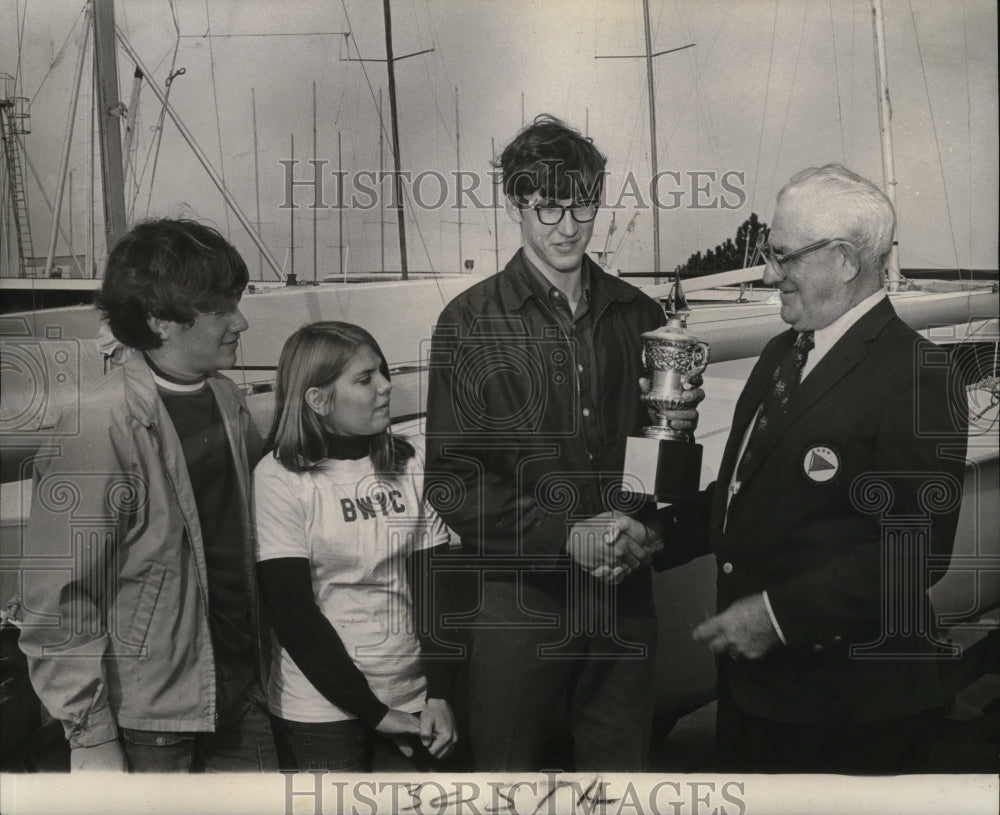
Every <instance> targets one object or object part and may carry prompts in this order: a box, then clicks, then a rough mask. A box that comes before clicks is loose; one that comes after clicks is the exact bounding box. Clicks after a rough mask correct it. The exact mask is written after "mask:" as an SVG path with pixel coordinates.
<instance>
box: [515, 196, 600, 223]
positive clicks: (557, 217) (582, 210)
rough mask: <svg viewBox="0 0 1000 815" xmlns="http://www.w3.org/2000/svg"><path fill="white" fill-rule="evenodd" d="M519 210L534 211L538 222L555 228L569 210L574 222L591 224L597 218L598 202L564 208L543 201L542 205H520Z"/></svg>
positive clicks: (581, 203) (582, 203)
mask: <svg viewBox="0 0 1000 815" xmlns="http://www.w3.org/2000/svg"><path fill="white" fill-rule="evenodd" d="M517 206H518V209H522V210H524V209H533V210H534V211H535V215H537V216H538V220H539V221H540V222H541V223H543V224H545V226H555V225H556V224H558V223H561V222H562V219H563V218H564V217H565V216H566V212H567V210H568V211H569V214H570V215H572V216H573V220H574V221H576V222H577V223H578V224H587V223H590V222H591V221H592V220H594V218H596V217H597V206H598V204H597V202H596V201H580V202H577V203H573V204H569V205H567V206H563V205H562V204H558V203H556V202H555V201H543V202H542V203H540V204H534V205H532V204H518V205H517Z"/></svg>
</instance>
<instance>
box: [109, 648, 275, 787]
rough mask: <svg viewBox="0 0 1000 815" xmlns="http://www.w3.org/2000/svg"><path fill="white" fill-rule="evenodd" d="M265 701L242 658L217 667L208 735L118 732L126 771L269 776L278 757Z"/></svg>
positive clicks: (222, 659)
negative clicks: (213, 724)
mask: <svg viewBox="0 0 1000 815" xmlns="http://www.w3.org/2000/svg"><path fill="white" fill-rule="evenodd" d="M266 704H267V700H266V699H265V697H264V694H263V693H262V692H261V690H260V686H259V685H258V683H257V680H256V679H255V678H254V675H253V667H252V665H251V663H250V661H249V660H248V659H247V658H246V657H243V656H230V655H222V656H220V658H219V660H218V662H217V664H216V699H215V710H216V716H217V720H216V727H215V731H214V732H211V733H183V732H182V733H173V732H166V731H159V730H131V729H129V728H125V727H123V728H121V742H122V747H123V749H124V751H125V757H126V759H127V760H128V768H129V771H130V772H135V773H171V772H179V773H185V772H217V773H236V772H273V771H274V770H277V769H278V756H277V753H276V752H275V748H274V736H273V735H272V733H271V721H270V717H269V716H268V714H267V711H266Z"/></svg>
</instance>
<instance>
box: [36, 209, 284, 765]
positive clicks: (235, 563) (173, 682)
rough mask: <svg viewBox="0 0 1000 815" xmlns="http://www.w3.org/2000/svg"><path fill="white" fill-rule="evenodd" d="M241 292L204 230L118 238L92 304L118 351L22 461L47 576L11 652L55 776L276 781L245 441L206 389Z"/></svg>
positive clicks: (237, 262)
mask: <svg viewBox="0 0 1000 815" xmlns="http://www.w3.org/2000/svg"><path fill="white" fill-rule="evenodd" d="M247 279H248V275H247V268H246V264H245V263H244V261H243V259H242V258H241V257H240V255H239V254H238V253H237V252H236V250H235V249H234V248H233V247H232V246H231V245H230V244H229V243H227V242H226V240H225V239H224V238H223V237H222V236H221V235H220V234H219V233H218V232H216V231H215V230H214V229H211V228H209V227H206V226H203V225H201V224H198V223H196V222H193V221H188V220H158V221H149V222H146V223H141V224H138V225H137V226H135V227H134V228H133V229H132V231H131V232H129V233H128V234H127V235H125V236H124V237H123V238H122V239H121V240H120V241H119V242H118V244H117V245H116V246H115V248H114V249H113V250H112V252H111V255H110V256H109V258H108V268H107V273H106V274H105V277H104V283H103V285H102V287H101V291H100V293H99V294H98V297H97V304H98V307H99V308H100V309H101V311H102V312H103V314H104V316H105V318H106V320H107V323H108V326H109V327H110V330H111V332H112V333H113V334H114V336H115V338H116V339H117V340H118V341H119V342H121V343H122V344H123V345H125V346H127V347H128V348H130V349H132V351H131V353H130V354H128V355H127V359H126V361H125V363H124V364H123V365H121V366H120V367H118V368H116V369H115V370H113V371H112V372H111V373H109V374H108V375H107V376H105V377H104V378H103V379H101V380H100V381H99V382H97V383H96V384H95V386H94V387H93V388H92V389H90V390H88V391H86V392H84V393H83V394H82V395H81V397H80V400H79V404H78V405H77V406H74V408H73V411H71V412H67V413H66V414H65V415H64V416H63V418H62V419H61V420H60V424H59V426H57V429H56V436H55V443H54V444H53V445H52V446H51V448H50V449H51V452H50V453H47V454H46V455H45V457H44V458H42V457H39V458H38V459H37V460H36V465H35V477H34V491H33V496H32V507H31V516H30V521H29V525H28V531H27V541H26V549H27V553H28V555H29V556H30V557H32V558H40V557H45V558H49V559H50V562H51V566H50V567H49V568H48V569H47V570H46V571H44V572H38V571H36V572H34V573H32V574H30V575H26V578H25V585H24V596H25V604H24V606H25V608H24V610H25V619H24V623H23V626H22V633H21V638H20V643H21V648H22V649H23V651H24V653H25V654H26V655H27V657H28V660H29V667H30V672H31V681H32V684H33V686H34V688H35V691H36V692H37V693H38V695H39V697H40V698H41V700H42V702H43V703H44V705H45V706H46V708H47V709H48V710H49V711H50V712H51V713H52V714H53V715H54V716H55V717H57V718H58V719H60V720H61V721H62V722H63V726H64V728H65V732H66V737H67V739H68V740H69V744H70V748H71V760H70V762H71V768H72V770H73V771H77V770H91V769H92V770H125V769H128V770H130V771H133V772H144V771H148V772H171V771H175V772H178V771H179V772H184V771H201V770H216V771H240V770H248V771H264V770H270V769H275V768H276V766H277V762H276V759H275V757H274V745H273V739H272V736H271V731H270V726H269V723H268V719H267V715H266V712H265V708H264V698H263V695H262V692H261V687H262V680H263V678H264V665H266V660H265V659H264V654H263V653H262V651H263V643H264V641H265V639H264V637H262V626H261V621H260V619H259V612H258V601H257V587H256V582H255V577H254V557H253V552H254V542H253V525H252V520H251V519H252V513H251V512H250V481H249V473H250V471H251V469H252V468H253V466H254V465H255V464H256V462H257V460H258V458H259V456H260V438H259V435H258V434H257V432H256V430H255V428H254V426H253V424H252V421H251V418H250V414H249V413H248V411H247V408H246V405H245V403H244V400H243V398H242V396H241V395H240V393H239V391H238V390H237V388H236V386H235V385H234V384H233V383H232V382H231V381H230V380H229V379H226V378H225V377H223V376H221V375H220V374H219V373H218V371H219V370H220V369H224V368H230V367H232V366H233V365H234V364H235V362H236V351H237V346H238V344H239V337H240V334H241V333H242V332H243V331H244V330H246V328H247V321H246V319H245V318H244V317H243V315H242V314H241V313H240V309H239V301H240V296H241V295H242V292H243V289H244V287H245V286H246V283H247ZM75 421H78V422H79V431H78V432H77V433H75V434H72V435H65V436H64V435H62V432H64V431H65V430H66V428H68V427H71V426H72V425H71V424H70V423H71V422H75Z"/></svg>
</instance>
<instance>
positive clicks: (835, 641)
mask: <svg viewBox="0 0 1000 815" xmlns="http://www.w3.org/2000/svg"><path fill="white" fill-rule="evenodd" d="M843 641H844V638H843V637H842V636H840V634H834V635H833V644H834V645H840V643H842V642H843Z"/></svg>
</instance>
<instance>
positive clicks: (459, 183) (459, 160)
mask: <svg viewBox="0 0 1000 815" xmlns="http://www.w3.org/2000/svg"><path fill="white" fill-rule="evenodd" d="M459 132H460V131H459V129H458V87H457V86H456V87H455V165H456V166H457V167H458V178H457V179H456V182H457V183H456V187H455V188H456V191H459V196H460V197H459V200H458V201H457V202H456V203H457V205H458V271H459V273H461V271H462V268H463V266H462V264H463V262H464V261H463V259H462V200H461V192H460V191H461V189H462V151H461V141H460V139H461V136H460V135H459Z"/></svg>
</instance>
